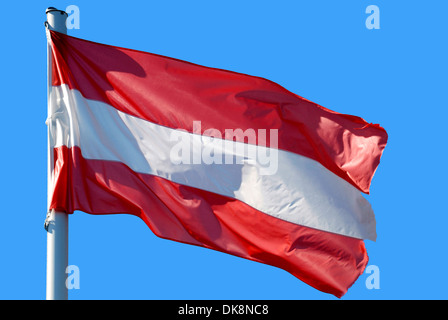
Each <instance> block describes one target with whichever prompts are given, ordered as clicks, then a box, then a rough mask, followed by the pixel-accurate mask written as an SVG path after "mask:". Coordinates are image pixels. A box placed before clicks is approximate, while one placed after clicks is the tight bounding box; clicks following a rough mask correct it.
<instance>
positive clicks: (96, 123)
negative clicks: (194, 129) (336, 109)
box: [50, 85, 376, 240]
mask: <svg viewBox="0 0 448 320" xmlns="http://www.w3.org/2000/svg"><path fill="white" fill-rule="evenodd" d="M51 107H52V116H51V119H50V120H51V133H52V135H53V141H54V142H55V145H54V147H58V146H62V145H65V146H67V147H72V146H78V147H80V149H81V152H82V154H83V156H84V158H86V159H98V160H111V161H119V162H122V163H124V164H126V165H127V166H129V167H130V168H131V169H132V170H134V171H135V172H139V173H146V174H152V175H155V176H159V177H162V178H165V179H168V180H171V181H173V182H175V183H179V184H183V185H187V186H191V187H195V188H199V189H202V190H206V191H210V192H213V193H217V194H220V195H224V196H228V197H232V198H235V199H238V200H240V201H242V202H244V203H246V204H248V205H250V206H252V207H253V208H255V209H258V210H259V211H262V212H264V213H266V214H268V215H271V216H274V217H277V218H279V219H282V220H286V221H289V222H292V223H295V224H299V225H302V226H307V227H311V228H315V229H319V230H324V231H329V232H333V233H337V234H342V235H346V236H350V237H355V238H360V239H370V240H375V239H376V231H375V216H374V214H373V211H372V208H371V206H370V204H369V202H368V201H367V200H366V199H365V198H364V197H363V195H362V194H361V192H360V191H359V190H357V189H356V188H354V187H353V186H352V185H350V184H349V183H348V182H346V181H345V180H344V179H342V178H340V177H338V176H336V175H335V174H333V173H332V172H331V171H329V170H327V169H326V168H325V167H323V166H322V165H321V164H320V163H318V162H317V161H314V160H311V159H309V158H306V157H303V156H300V155H298V154H295V153H292V152H287V151H283V150H276V149H272V148H266V147H263V146H255V145H248V144H242V143H239V142H233V141H230V142H229V141H227V140H226V141H225V143H223V140H221V139H219V138H214V139H213V142H211V141H210V138H209V137H203V136H200V135H197V134H192V133H189V132H186V131H184V130H175V129H172V128H168V127H164V126H161V125H157V124H154V123H151V122H149V121H146V120H142V119H140V118H137V117H134V116H131V115H128V114H125V113H123V112H120V111H118V110H117V109H115V108H113V107H112V106H110V105H108V104H105V103H103V102H99V101H94V100H88V99H85V98H84V97H83V96H82V95H81V93H80V92H79V91H77V90H71V89H69V88H68V87H67V86H66V85H62V86H58V87H53V90H52V96H51ZM198 120H200V119H198ZM173 137H175V138H176V139H175V140H173ZM178 139H180V140H178ZM179 141H184V142H185V141H189V143H190V150H191V159H201V155H202V154H203V152H204V150H206V149H207V148H208V149H207V150H210V143H213V147H214V150H215V152H218V153H221V154H222V155H224V156H226V157H229V158H238V159H240V160H241V159H242V161H241V163H240V164H233V165H231V164H216V163H213V164H206V163H204V161H201V163H199V164H186V163H181V164H176V163H175V161H173V159H170V154H171V158H173V157H172V152H173V150H175V148H176V147H179ZM220 146H221V147H220ZM241 146H244V147H246V152H245V153H244V154H241V153H240V152H238V150H239V147H241ZM247 151H249V152H247ZM264 152H271V155H272V156H273V160H277V161H278V167H276V164H272V163H271V167H270V168H268V169H270V171H269V170H268V171H267V172H268V173H269V174H263V170H265V172H266V170H267V168H266V166H264V167H263V166H262V165H261V164H260V161H258V160H259V159H257V158H256V157H253V156H251V155H257V154H263V153H264ZM276 157H277V158H276ZM273 168H274V169H276V170H272V169H273ZM271 171H272V172H271ZM274 171H275V172H274Z"/></svg>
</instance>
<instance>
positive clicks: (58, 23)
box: [45, 7, 68, 300]
mask: <svg viewBox="0 0 448 320" xmlns="http://www.w3.org/2000/svg"><path fill="white" fill-rule="evenodd" d="M45 13H46V15H47V21H46V23H45V26H46V27H47V29H49V30H54V31H58V32H60V33H64V34H67V26H66V24H65V22H66V19H67V13H66V12H65V11H62V10H58V9H56V8H53V7H49V8H48V9H47V10H46V11H45ZM47 36H48V31H47ZM51 59H52V57H51V47H50V45H49V44H47V79H48V88H47V90H48V117H50V116H51V111H50V94H51V85H52V83H51V75H52V70H51ZM47 125H48V131H47V132H48V177H47V188H48V189H47V190H48V196H49V195H50V194H51V186H52V179H53V166H54V164H53V150H52V146H53V143H52V138H51V135H50V125H51V119H50V120H49V122H48V123H47ZM49 204H50V201H49V199H48V206H49ZM45 229H46V230H47V293H46V298H47V300H67V299H68V289H67V286H66V283H65V282H66V279H67V275H66V268H67V265H68V214H67V213H65V212H60V211H55V210H49V211H48V214H47V218H46V220H45Z"/></svg>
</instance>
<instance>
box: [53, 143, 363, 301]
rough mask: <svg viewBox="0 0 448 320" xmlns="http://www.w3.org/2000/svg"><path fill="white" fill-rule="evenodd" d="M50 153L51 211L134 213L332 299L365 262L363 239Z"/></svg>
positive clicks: (166, 233)
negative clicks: (282, 273) (266, 267)
mask: <svg viewBox="0 0 448 320" xmlns="http://www.w3.org/2000/svg"><path fill="white" fill-rule="evenodd" d="M54 155H55V170H54V172H55V186H56V188H55V193H54V194H53V198H52V202H51V205H50V207H51V208H52V209H59V210H63V211H66V212H69V213H72V212H74V211H75V210H81V211H84V212H87V213H91V214H107V213H129V214H133V215H136V216H139V217H141V218H142V219H143V220H144V221H145V222H146V224H147V225H148V226H149V228H150V229H151V230H152V231H153V232H154V233H155V234H156V235H157V236H159V237H162V238H166V239H170V240H175V241H179V242H183V243H188V244H194V245H198V246H203V247H206V248H210V249H214V250H218V251H222V252H225V253H229V254H232V255H235V256H239V257H242V258H246V259H250V260H253V261H258V262H261V263H265V264H269V265H272V266H276V267H279V268H282V269H284V270H286V271H288V272H290V273H291V274H293V275H294V276H296V277H297V278H299V279H301V280H302V281H304V282H306V283H308V284H309V285H311V286H313V287H315V288H317V289H318V290H321V291H324V292H328V293H331V294H333V295H335V296H337V297H341V296H342V295H343V294H344V293H345V292H346V291H347V289H348V288H349V287H350V286H351V285H352V283H354V281H355V280H356V279H357V278H358V277H359V275H361V274H362V273H363V271H364V268H365V266H366V264H367V261H368V257H367V253H366V250H365V247H364V242H363V241H362V240H359V239H354V238H350V237H346V236H341V235H337V234H332V233H328V232H324V231H320V230H316V229H312V228H307V227H303V226H299V225H296V224H293V223H290V222H287V221H283V220H280V219H277V218H274V217H272V216H269V215H266V214H264V213H262V212H260V211H257V210H255V209H253V208H252V207H250V206H248V205H246V204H244V203H242V202H240V201H238V200H235V199H232V198H228V197H224V196H220V195H216V194H213V193H210V192H206V191H202V190H198V189H195V188H192V187H186V186H183V185H179V184H176V183H173V182H171V181H168V180H165V179H162V178H159V177H155V176H151V175H147V174H137V173H135V172H133V171H132V170H131V169H129V168H128V167H127V166H126V165H124V164H122V163H119V162H112V161H103V160H88V159H84V158H83V157H82V154H81V150H80V149H79V148H78V147H74V148H70V149H68V148H67V147H65V146H63V147H59V148H57V149H55V152H54Z"/></svg>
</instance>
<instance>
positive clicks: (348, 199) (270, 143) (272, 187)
mask: <svg viewBox="0 0 448 320" xmlns="http://www.w3.org/2000/svg"><path fill="white" fill-rule="evenodd" d="M50 45H51V48H52V68H51V69H52V75H51V78H52V79H51V83H52V86H51V91H50V98H49V101H50V102H49V119H48V124H49V132H50V134H49V136H50V137H49V139H50V147H51V150H52V153H53V157H54V159H53V161H54V171H53V178H52V181H51V188H50V209H55V210H60V211H65V212H67V213H73V212H74V211H75V210H81V211H84V212H87V213H90V214H115V213H128V214H132V215H135V216H138V217H140V218H141V219H142V220H143V221H144V222H145V223H146V224H147V225H148V227H149V228H150V229H151V230H152V232H153V233H154V234H156V235H157V236H159V237H161V238H165V239H170V240H175V241H179V242H182V243H187V244H192V245H197V246H201V247H205V248H209V249H213V250H218V251H221V252H225V253H228V254H232V255H235V256H238V257H242V258H246V259H249V260H252V261H257V262H261V263H264V264H268V265H272V266H276V267H279V268H282V269H284V270H286V271H288V272H289V273H291V274H292V275H294V276H295V277H297V278H299V279H301V280H302V281H304V282H305V283H307V284H309V285H311V286H313V287H315V288H316V289H318V290H321V291H323V292H327V293H331V294H333V295H335V296H337V297H341V296H342V295H343V294H345V292H346V291H347V290H348V288H349V287H350V286H351V285H352V284H353V283H354V282H355V281H356V279H357V278H358V277H359V275H361V274H362V273H363V271H364V268H365V267H366V264H367V262H368V256H367V253H366V249H365V245H364V241H363V239H370V240H375V239H376V226H375V217H374V214H373V211H372V208H371V205H370V204H369V202H368V201H367V200H366V199H365V198H364V197H363V195H362V193H368V192H369V187H370V184H371V180H372V177H373V175H374V172H375V170H376V168H377V167H378V165H379V161H380V158H381V155H382V152H383V150H384V148H385V145H386V142H387V134H386V131H385V130H384V129H383V128H381V127H380V126H379V125H377V124H371V123H367V122H366V121H365V120H363V119H362V118H359V117H356V116H351V115H344V114H340V113H337V112H334V111H331V110H329V109H326V108H324V107H322V106H320V105H318V104H316V103H313V102H311V101H309V100H307V99H304V98H302V97H300V96H298V95H296V94H294V93H291V92H290V91H288V90H286V89H284V88H283V87H281V86H280V85H278V84H276V83H274V82H271V81H269V80H266V79H263V78H260V77H254V76H249V75H245V74H241V73H236V72H231V71H226V70H220V69H214V68H209V67H204V66H200V65H196V64H193V63H189V62H185V61H181V60H177V59H173V58H168V57H164V56H160V55H156V54H151V53H146V52H141V51H136V50H131V49H125V48H119V47H115V46H109V45H104V44H99V43H94V42H91V41H86V40H82V39H78V38H74V37H70V36H67V35H64V34H60V33H57V32H53V31H51V36H50Z"/></svg>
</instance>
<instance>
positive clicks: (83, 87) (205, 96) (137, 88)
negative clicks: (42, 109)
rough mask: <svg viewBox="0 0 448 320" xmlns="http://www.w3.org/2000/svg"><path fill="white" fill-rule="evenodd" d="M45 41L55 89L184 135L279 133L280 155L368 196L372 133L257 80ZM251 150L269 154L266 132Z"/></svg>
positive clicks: (59, 39)
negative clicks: (309, 163)
mask: <svg viewBox="0 0 448 320" xmlns="http://www.w3.org/2000/svg"><path fill="white" fill-rule="evenodd" d="M51 35H52V41H53V55H54V59H53V68H52V70H53V85H55V86H57V85H60V84H63V83H64V84H67V85H69V87H70V88H72V89H77V90H79V91H80V92H81V93H82V94H83V96H84V97H85V98H88V99H94V100H98V101H102V102H105V103H107V104H109V105H112V106H113V107H115V108H117V109H119V110H121V111H123V112H125V113H128V114H131V115H134V116H137V117H140V118H142V119H145V120H148V121H151V122H154V123H157V124H160V125H164V126H167V127H171V128H175V129H177V128H182V129H185V130H187V131H189V132H194V131H193V121H199V120H200V121H201V124H202V128H201V129H202V130H201V131H202V132H201V133H203V132H204V131H205V130H206V129H210V128H214V129H217V130H219V131H220V132H221V133H224V132H225V129H237V128H240V129H242V130H246V129H249V128H252V129H254V130H256V131H257V130H258V129H267V130H268V131H269V129H278V139H279V141H278V148H279V149H283V150H287V151H291V152H294V153H297V154H300V155H303V156H306V157H308V158H311V159H314V160H316V161H319V162H320V163H321V164H322V165H323V166H325V167H326V168H327V169H329V170H331V171H332V172H333V173H335V174H336V175H338V176H339V177H341V178H343V179H345V180H346V181H348V182H349V183H351V184H353V185H354V186H355V187H357V188H358V189H360V190H361V191H363V192H366V193H368V192H369V186H370V183H371V180H372V177H373V174H374V172H375V170H376V168H377V166H378V164H379V161H380V157H381V155H382V152H383V149H384V147H385V146H386V142H387V134H386V131H385V130H384V129H383V128H381V127H380V126H379V125H373V124H369V123H367V122H366V121H365V120H363V119H361V118H359V117H355V116H350V115H343V114H339V113H336V112H333V111H331V110H328V109H325V108H323V107H321V106H319V105H317V104H315V103H313V102H311V101H308V100H306V99H304V98H302V97H300V96H297V95H295V94H293V93H291V92H289V91H288V90H286V89H284V88H283V87H281V86H280V85H278V84H276V83H273V82H271V81H269V80H266V79H263V78H259V77H253V76H248V75H244V74H239V73H235V72H230V71H225V70H219V69H213V68H208V67H203V66H199V65H195V64H192V63H188V62H184V61H180V60H176V59H172V58H167V57H163V56H159V55H155V54H150V53H146V52H140V51H135V50H130V49H124V48H118V47H113V46H108V45H103V44H98V43H94V42H90V41H86V40H81V39H77V38H73V37H70V36H67V35H63V34H59V33H56V32H52V33H51ZM258 138H259V139H261V138H262V137H261V136H258ZM235 140H237V141H241V139H238V138H237V139H235ZM258 144H263V145H266V146H270V140H269V132H268V135H267V137H266V141H260V140H259V141H258Z"/></svg>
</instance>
